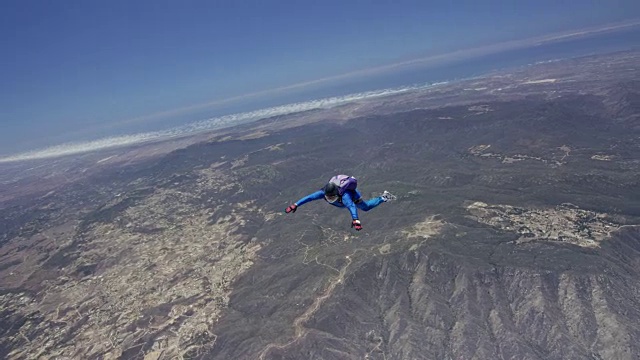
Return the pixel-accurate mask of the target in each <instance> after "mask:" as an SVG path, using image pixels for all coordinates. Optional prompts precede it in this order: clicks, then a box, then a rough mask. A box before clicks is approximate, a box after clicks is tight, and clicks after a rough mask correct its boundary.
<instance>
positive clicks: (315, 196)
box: [294, 190, 324, 206]
mask: <svg viewBox="0 0 640 360" xmlns="http://www.w3.org/2000/svg"><path fill="white" fill-rule="evenodd" d="M322 198H324V191H322V190H318V191H316V192H314V193H311V194H309V195H307V196H305V197H303V198H302V199H300V200H298V201H296V202H295V203H294V204H295V205H296V206H302V205H304V204H306V203H308V202H309V201H314V200H320V199H322Z"/></svg>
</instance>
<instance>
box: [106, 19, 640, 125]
mask: <svg viewBox="0 0 640 360" xmlns="http://www.w3.org/2000/svg"><path fill="white" fill-rule="evenodd" d="M638 25H640V19H634V20H628V21H625V22H620V23H614V24H608V25H603V26H599V27H593V28H588V29H579V30H571V31H565V32H560V33H554V34H548V35H544V36H537V37H532V38H526V39H520V40H512V41H505V42H501V43H497V44H492V45H485V46H480V47H475V48H469V49H461V50H456V51H452V52H448V53H445V54H437V55H431V56H427V57H421V58H417V59H411V60H406V61H401V62H396V63H392V64H387V65H381V66H376V67H371V68H367V69H362V70H357V71H352V72H348V73H344V74H339V75H334V76H328V77H324V78H320V79H315V80H310V81H305V82H300V83H296V84H291V85H285V86H281V87H277V88H271V89H267V90H261V91H256V92H252V93H247V94H243V95H238V96H233V97H229V98H224V99H218V100H213V101H209V102H205V103H200V104H194V105H190V106H185V107H181V108H177V109H172V110H167V111H162V112H157V113H153V114H149V115H145V116H140V117H137V118H133V119H128V120H124V121H121V122H117V123H113V125H125V124H131V123H143V122H146V121H150V120H155V119H162V118H167V117H170V116H178V115H183V114H188V113H190V112H192V111H196V110H203V109H208V108H213V107H215V106H220V105H225V104H228V103H233V102H236V101H241V100H247V99H251V98H257V97H260V96H265V95H273V94H277V93H282V92H287V91H291V90H299V89H304V88H309V87H313V86H317V85H323V84H325V83H331V82H337V81H342V80H349V79H353V78H359V77H365V76H373V75H381V74H385V73H389V72H393V71H398V70H401V69H404V68H408V67H411V66H421V67H428V66H435V65H439V64H443V63H447V62H452V61H457V60H464V59H471V58H474V57H480V56H484V55H490V54H496V53H500V52H504V51H509V50H516V49H521V48H526V47H530V46H536V45H541V44H546V43H552V42H559V41H566V40H570V39H574V38H580V37H587V36H593V35H597V34H601V33H606V32H614V31H621V30H625V29H628V28H632V27H635V26H638Z"/></svg>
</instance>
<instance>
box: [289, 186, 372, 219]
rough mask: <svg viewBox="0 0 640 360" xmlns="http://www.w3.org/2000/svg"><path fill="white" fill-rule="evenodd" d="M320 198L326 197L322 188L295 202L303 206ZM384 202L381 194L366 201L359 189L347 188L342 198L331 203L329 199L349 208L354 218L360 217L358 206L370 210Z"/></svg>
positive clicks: (335, 203) (337, 205)
mask: <svg viewBox="0 0 640 360" xmlns="http://www.w3.org/2000/svg"><path fill="white" fill-rule="evenodd" d="M320 199H324V191H322V190H318V191H316V192H314V193H312V194H309V195H307V196H305V197H303V198H302V199H300V200H298V201H297V202H296V203H295V204H296V206H301V205H303V204H306V203H308V202H309V201H313V200H320ZM383 202H384V200H383V199H382V197H381V196H378V197H375V198H372V199H369V200H366V201H364V200H362V194H360V191H358V190H357V189H356V190H347V191H346V192H345V193H344V194H342V197H341V198H339V199H338V200H336V201H335V202H333V203H330V202H328V201H327V203H329V204H331V205H333V206H335V207H339V208H345V207H346V208H347V209H349V212H350V213H351V218H352V219H353V220H356V219H358V210H357V209H356V207H357V208H358V209H360V210H362V211H369V210H371V209H373V208H374V207H376V206H378V205H380V204H382V203H383Z"/></svg>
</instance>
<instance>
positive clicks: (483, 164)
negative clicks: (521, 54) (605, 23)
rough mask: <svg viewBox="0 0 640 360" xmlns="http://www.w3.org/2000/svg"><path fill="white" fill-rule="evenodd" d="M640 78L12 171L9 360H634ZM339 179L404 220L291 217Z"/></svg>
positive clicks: (610, 66) (453, 94) (510, 77)
mask: <svg viewBox="0 0 640 360" xmlns="http://www.w3.org/2000/svg"><path fill="white" fill-rule="evenodd" d="M638 64H640V53H637V52H623V53H616V54H610V55H606V56H592V57H586V58H580V59H571V60H565V61H558V62H553V63H547V64H538V65H534V66H529V67H525V68H521V69H517V70H513V71H509V72H501V73H494V74H490V75H487V76H485V77H481V78H475V79H469V80H465V81H459V82H455V83H451V84H444V85H439V86H434V87H432V88H428V89H424V90H419V91H415V92H411V93H407V94H402V95H396V96H391V97H388V98H382V99H376V100H375V101H362V102H358V103H354V104H347V105H344V106H340V107H336V108H333V109H327V110H322V111H311V112H307V113H301V114H294V115H288V116H282V117H279V118H277V119H267V120H263V121H259V122H256V123H253V124H248V125H243V126H241V127H237V128H234V129H228V130H225V131H224V132H218V133H210V134H206V135H201V136H199V137H198V138H197V139H192V140H189V139H181V140H180V141H179V144H177V143H175V142H173V143H170V144H150V145H147V146H148V147H147V148H145V146H140V147H136V148H135V149H131V148H128V149H114V150H110V151H109V152H106V153H97V154H86V155H83V156H80V157H76V158H62V159H56V160H55V161H49V162H29V163H25V164H1V165H0V166H2V168H0V174H2V175H1V177H0V180H2V186H1V187H0V199H1V200H0V201H2V202H0V219H2V220H1V221H0V304H1V305H2V306H1V307H0V309H1V310H0V325H1V326H0V357H1V358H8V359H33V358H55V359H145V360H152V359H363V358H364V359H629V360H633V359H638V358H640V345H639V344H640V227H638V225H639V224H640V192H638V188H639V185H640V183H639V182H640V180H638V179H640V160H638V159H640V67H638ZM145 149H146V150H145ZM143 154H144V156H143ZM113 156H115V157H113ZM105 159H107V160H105ZM61 169H64V171H62V170H61ZM336 173H348V174H353V175H355V176H356V177H357V178H358V181H359V189H361V191H362V193H363V195H364V196H365V197H366V198H369V197H373V196H377V195H379V194H381V193H382V191H383V190H389V191H391V192H393V193H394V194H396V195H397V197H398V199H397V201H394V202H389V203H385V204H382V205H380V206H379V207H378V208H376V209H374V210H372V211H370V212H366V213H365V212H360V219H361V220H362V223H363V226H364V229H363V230H362V231H361V232H355V231H354V230H352V229H351V228H350V217H349V216H348V213H347V212H346V211H344V210H342V211H340V210H337V209H334V208H333V207H329V206H327V205H326V204H324V203H323V202H321V201H318V202H313V203H309V204H306V205H304V206H302V207H300V208H299V209H298V211H297V212H296V213H295V214H289V215H286V214H284V212H283V210H284V208H285V207H286V206H287V205H288V204H290V203H292V202H294V201H296V200H298V199H299V198H300V197H302V196H304V195H306V194H308V193H310V192H312V191H315V190H317V189H318V188H320V187H321V186H322V185H323V183H324V181H326V180H327V179H329V178H330V177H331V176H332V175H334V174H336ZM11 174H14V175H15V176H13V177H12V175H11ZM47 174H53V175H52V177H46V175H47Z"/></svg>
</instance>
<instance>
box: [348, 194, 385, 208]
mask: <svg viewBox="0 0 640 360" xmlns="http://www.w3.org/2000/svg"><path fill="white" fill-rule="evenodd" d="M355 198H356V200H354V203H355V204H356V206H357V207H358V209H360V210H362V211H369V210H371V209H373V208H374V207H376V206H378V205H380V204H382V203H383V202H384V200H383V199H382V197H381V196H378V197H374V198H372V199H369V200H364V199H362V194H360V191H358V190H356V196H355Z"/></svg>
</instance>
